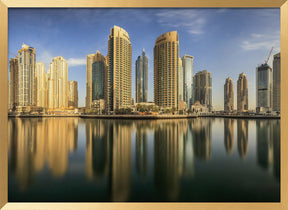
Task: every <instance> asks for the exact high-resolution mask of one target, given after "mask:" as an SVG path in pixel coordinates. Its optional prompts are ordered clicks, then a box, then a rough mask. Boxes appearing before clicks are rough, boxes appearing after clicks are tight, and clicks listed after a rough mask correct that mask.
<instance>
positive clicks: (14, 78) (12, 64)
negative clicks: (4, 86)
mask: <svg viewBox="0 0 288 210" xmlns="http://www.w3.org/2000/svg"><path fill="white" fill-rule="evenodd" d="M18 73H19V71H18V58H11V59H10V61H9V109H15V108H16V106H17V105H18V93H19V89H18V85H19V80H18V79H19V78H18V77H19V74H18Z"/></svg>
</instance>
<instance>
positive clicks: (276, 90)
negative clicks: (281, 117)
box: [273, 53, 281, 111]
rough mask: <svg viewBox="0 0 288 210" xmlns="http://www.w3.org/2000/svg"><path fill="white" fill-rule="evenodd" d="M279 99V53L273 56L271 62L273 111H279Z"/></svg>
mask: <svg viewBox="0 0 288 210" xmlns="http://www.w3.org/2000/svg"><path fill="white" fill-rule="evenodd" d="M280 97H281V68H280V53H277V54H276V55H274V60H273V110H274V111H280V105H281V104H280V102H281V100H280Z"/></svg>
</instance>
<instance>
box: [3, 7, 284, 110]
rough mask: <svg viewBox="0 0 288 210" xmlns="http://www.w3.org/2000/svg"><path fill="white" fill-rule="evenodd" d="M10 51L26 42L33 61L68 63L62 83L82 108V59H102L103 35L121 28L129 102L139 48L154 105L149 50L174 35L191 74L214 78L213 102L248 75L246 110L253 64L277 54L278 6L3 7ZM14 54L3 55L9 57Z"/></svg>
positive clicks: (220, 103)
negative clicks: (128, 47)
mask: <svg viewBox="0 0 288 210" xmlns="http://www.w3.org/2000/svg"><path fill="white" fill-rule="evenodd" d="M8 18H9V19H8V50H9V52H11V53H14V54H17V51H18V50H19V49H21V47H22V43H25V44H27V45H29V46H31V47H34V48H35V50H36V62H39V61H41V62H43V63H45V67H46V72H47V71H48V67H49V63H51V62H52V58H53V57H56V56H63V57H64V58H65V59H66V60H67V61H68V79H69V81H70V80H75V81H77V82H78V94H79V107H82V106H85V97H86V55H88V54H92V53H96V51H97V50H98V51H100V53H102V54H103V55H104V56H106V55H107V49H108V36H109V35H110V30H111V28H112V27H113V26H114V25H117V26H120V27H122V28H124V29H125V30H126V31H127V32H128V34H129V37H130V41H131V44H132V97H133V98H135V94H136V93H135V61H136V59H137V57H138V56H139V55H141V53H142V50H143V49H145V53H146V56H147V57H148V100H149V101H153V48H154V45H155V41H156V39H157V37H159V36H160V35H161V34H163V33H166V32H169V31H175V30H176V31H177V32H178V36H179V55H180V57H182V56H183V55H185V54H187V55H192V56H194V66H193V74H195V73H197V72H199V71H202V70H208V71H209V72H211V73H212V105H213V107H214V108H215V109H216V110H223V109H224V83H225V79H226V78H227V77H230V78H232V80H233V84H234V108H237V79H238V76H239V74H240V73H242V72H244V73H245V74H246V75H247V78H248V95H249V99H248V100H249V109H255V106H256V100H255V98H256V77H255V76H256V67H257V66H258V65H259V64H261V63H264V61H265V60H266V59H267V57H268V55H269V52H270V50H271V48H272V47H274V49H273V52H272V55H271V57H270V60H269V62H268V64H270V66H272V62H273V55H274V54H276V53H278V52H280V9H279V8H265V9H263V8H261V9H260V8H259V9H257V8H256V9H239V8H237V9H231V8H217V9H212V8H208V9H206V8H205V9H201V8H200V9H196V8H184V9H183V8H179V9H178V8H177V9H176V8H169V9H161V8H152V9H151V8H149V9H148V8H141V9H134V8H133V9H128V8H121V9H120V8H117V9H113V8H89V9H86V8H85V9H78V8H77V9H74V8H73V9H70V8H66V9H60V8H59V9H37V8H34V9H23V8H21V9H20V8H19V9H17V8H9V10H8ZM12 57H14V56H13V55H11V54H9V59H10V58H12Z"/></svg>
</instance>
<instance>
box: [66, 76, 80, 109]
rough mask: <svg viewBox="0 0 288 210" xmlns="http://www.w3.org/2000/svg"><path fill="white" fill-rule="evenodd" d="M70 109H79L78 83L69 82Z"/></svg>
mask: <svg viewBox="0 0 288 210" xmlns="http://www.w3.org/2000/svg"><path fill="white" fill-rule="evenodd" d="M68 105H69V107H70V106H73V107H75V108H77V107H78V84H77V82H76V81H74V80H72V81H69V102H68Z"/></svg>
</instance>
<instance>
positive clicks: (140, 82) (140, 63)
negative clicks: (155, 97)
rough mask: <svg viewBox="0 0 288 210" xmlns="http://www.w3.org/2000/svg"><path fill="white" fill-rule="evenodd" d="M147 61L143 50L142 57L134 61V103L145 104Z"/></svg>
mask: <svg viewBox="0 0 288 210" xmlns="http://www.w3.org/2000/svg"><path fill="white" fill-rule="evenodd" d="M147 89H148V59H147V57H146V56H145V51H144V49H143V52H142V55H141V56H138V58H137V60H136V102H137V103H140V102H147V101H148V98H147V94H148V92H147Z"/></svg>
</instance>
